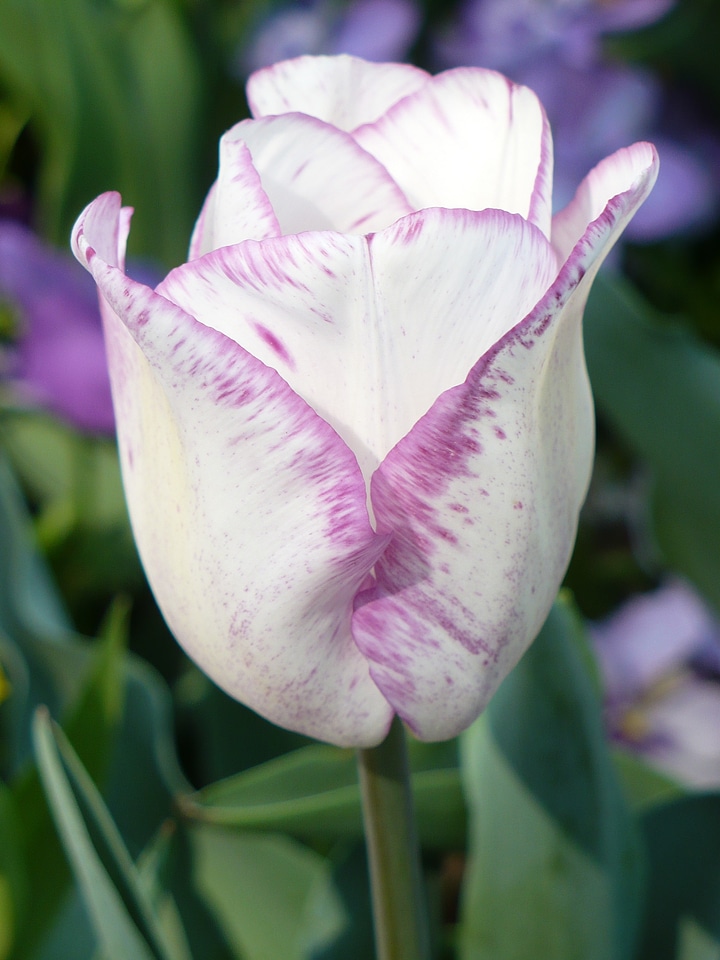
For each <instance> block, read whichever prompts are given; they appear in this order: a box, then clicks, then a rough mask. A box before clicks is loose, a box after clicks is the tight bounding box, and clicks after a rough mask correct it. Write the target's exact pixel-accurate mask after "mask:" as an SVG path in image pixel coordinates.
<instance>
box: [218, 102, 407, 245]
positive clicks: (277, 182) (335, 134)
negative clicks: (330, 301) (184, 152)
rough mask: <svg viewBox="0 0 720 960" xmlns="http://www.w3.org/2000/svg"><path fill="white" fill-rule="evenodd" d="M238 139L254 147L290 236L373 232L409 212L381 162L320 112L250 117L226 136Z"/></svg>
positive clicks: (267, 192)
mask: <svg viewBox="0 0 720 960" xmlns="http://www.w3.org/2000/svg"><path fill="white" fill-rule="evenodd" d="M236 141H241V142H242V143H244V144H246V145H247V147H248V149H249V151H250V154H251V156H252V162H253V165H254V167H255V169H256V170H257V172H258V174H259V176H260V180H261V183H262V188H263V191H264V193H265V195H266V196H267V197H268V198H269V201H270V203H271V204H272V209H273V210H274V212H275V216H276V217H277V219H278V222H279V224H280V232H282V233H283V234H288V233H302V232H303V231H307V230H328V229H329V230H338V231H340V232H342V233H369V232H371V231H373V230H379V229H381V228H382V227H384V226H387V224H389V223H392V222H393V221H394V220H397V219H398V217H402V216H404V215H405V214H407V213H409V212H410V206H409V204H408V202H407V200H406V198H405V196H404V195H403V193H402V191H401V190H400V189H399V187H398V186H397V184H396V183H395V182H394V181H393V180H392V178H391V177H390V176H389V174H388V172H387V170H385V168H384V167H383V166H382V164H380V163H378V161H377V160H376V159H375V158H374V157H371V156H370V154H368V153H366V152H365V151H364V150H362V149H361V148H360V147H359V146H358V145H357V144H356V143H355V141H354V140H353V138H352V137H351V136H350V135H349V134H347V133H343V132H342V131H340V130H336V129H335V127H331V126H330V125H329V124H326V123H323V122H322V121H320V120H316V119H315V118H314V117H306V116H303V115H302V114H298V113H293V114H287V115H285V116H282V117H266V118H264V119H261V120H244V121H243V122H242V123H239V124H237V125H236V126H235V127H233V129H232V130H230V131H229V132H228V133H226V134H225V136H224V137H223V142H224V144H226V145H227V147H229V146H230V144H232V143H233V142H236ZM221 180H222V176H221ZM218 202H219V199H218ZM237 239H238V241H239V240H243V239H245V238H244V237H238V238H237ZM257 239H262V238H261V237H258V238H257Z"/></svg>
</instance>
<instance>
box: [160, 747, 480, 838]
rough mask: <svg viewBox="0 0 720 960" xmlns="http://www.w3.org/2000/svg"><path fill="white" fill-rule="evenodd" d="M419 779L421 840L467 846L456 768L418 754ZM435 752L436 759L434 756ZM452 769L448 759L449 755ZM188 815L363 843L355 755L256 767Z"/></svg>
mask: <svg viewBox="0 0 720 960" xmlns="http://www.w3.org/2000/svg"><path fill="white" fill-rule="evenodd" d="M415 753H416V757H417V755H418V754H420V756H419V757H418V759H416V762H415V765H414V774H413V789H414V795H415V810H416V816H417V821H418V830H419V831H420V835H421V837H422V839H423V842H425V843H426V844H427V845H428V846H435V847H438V848H440V847H443V846H461V845H462V842H463V839H464V832H465V814H464V807H463V801H462V794H461V789H460V778H459V774H458V771H457V769H456V768H455V767H430V768H429V769H421V764H422V762H423V759H424V760H425V763H427V762H431V763H432V762H433V761H434V759H435V757H434V754H433V752H432V750H431V749H430V750H426V751H425V753H426V756H425V757H423V756H422V753H421V751H420V750H419V749H417V748H416V751H415ZM428 753H429V756H427V754H428ZM440 759H441V760H442V761H443V762H444V760H445V758H444V757H443V756H442V755H441V757H440ZM179 803H180V805H181V809H182V811H183V813H184V814H185V816H187V817H190V818H192V819H194V820H199V821H202V822H204V823H209V824H223V825H225V826H233V827H238V828H242V829H256V830H284V831H287V832H288V833H291V834H293V835H295V836H298V837H302V838H306V839H312V840H316V841H317V840H324V841H332V840H335V839H338V838H344V839H357V838H359V837H362V813H361V809H360V792H359V788H358V784H357V770H356V761H355V756H354V753H353V752H352V751H349V750H340V749H339V748H336V747H325V746H314V747H305V748H303V749H301V750H296V751H294V752H293V753H290V754H287V755H286V756H283V757H280V758H278V759H277V760H271V761H269V762H268V763H265V764H263V765H261V766H258V767H254V768H253V769H251V770H248V771H247V772H245V773H241V774H238V775H237V776H235V777H230V778H228V779H227V780H223V781H220V782H219V783H216V784H213V785H212V786H209V787H206V788H205V789H204V790H202V791H200V792H199V793H197V794H194V795H192V796H188V797H181V798H179Z"/></svg>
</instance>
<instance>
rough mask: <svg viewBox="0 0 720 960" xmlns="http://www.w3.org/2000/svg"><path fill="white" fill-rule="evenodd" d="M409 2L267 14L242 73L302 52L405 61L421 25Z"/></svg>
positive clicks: (321, 4) (305, 6) (319, 5)
mask: <svg viewBox="0 0 720 960" xmlns="http://www.w3.org/2000/svg"><path fill="white" fill-rule="evenodd" d="M421 19H422V18H421V14H420V10H419V9H418V7H417V6H416V4H415V3H414V2H413V0H355V2H352V3H350V4H348V5H346V6H340V7H338V5H337V4H336V3H332V2H330V0H310V2H306V3H295V4H292V5H290V6H287V7H285V8H284V9H281V10H280V11H279V12H278V13H276V14H275V15H274V16H272V17H270V18H269V19H268V20H267V21H266V22H265V23H264V24H263V26H262V27H261V29H260V31H259V32H258V33H257V34H256V36H255V38H254V40H253V42H252V44H251V45H250V47H249V48H248V49H247V50H246V51H245V52H244V56H243V62H242V64H241V70H240V72H241V73H243V74H245V73H249V72H251V71H253V70H258V69H260V68H261V67H266V66H269V65H270V64H272V63H276V62H278V61H280V60H287V59H290V58H293V57H297V56H301V55H302V54H306V53H310V54H321V53H322V54H336V53H350V54H353V55H354V56H357V57H362V58H363V59H364V60H376V61H386V60H404V59H405V58H406V56H407V53H408V50H409V49H410V47H411V46H412V44H413V41H414V39H415V37H416V35H417V33H418V30H419V29H420V22H421Z"/></svg>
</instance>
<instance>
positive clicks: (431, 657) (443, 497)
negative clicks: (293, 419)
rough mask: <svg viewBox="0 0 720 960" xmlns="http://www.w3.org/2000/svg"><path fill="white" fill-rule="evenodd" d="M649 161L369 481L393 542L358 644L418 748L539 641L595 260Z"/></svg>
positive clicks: (578, 441)
mask: <svg viewBox="0 0 720 960" xmlns="http://www.w3.org/2000/svg"><path fill="white" fill-rule="evenodd" d="M654 174H655V166H654V164H653V162H652V158H650V160H649V165H648V167H647V168H646V169H645V170H644V171H643V173H642V175H641V176H640V177H639V178H637V180H636V181H635V182H634V183H633V182H632V181H630V184H631V185H629V184H626V186H630V188H629V189H627V190H626V192H625V193H623V194H621V195H620V196H618V197H615V198H614V199H613V200H611V201H610V202H609V203H607V205H606V207H605V210H604V212H603V214H602V215H601V216H600V217H599V218H598V219H597V220H596V221H594V222H593V223H591V224H590V225H589V226H588V227H587V229H586V231H585V233H584V235H583V237H582V239H581V240H580V242H579V243H578V244H577V246H576V247H575V250H574V251H573V254H572V256H571V257H570V259H569V260H568V262H567V263H566V264H565V266H564V267H563V269H562V271H561V273H560V275H559V277H558V279H557V281H556V282H555V284H553V286H552V287H551V288H550V290H549V291H548V293H547V295H546V296H545V297H544V298H543V299H542V300H541V301H540V303H539V304H538V305H537V307H536V308H535V309H534V310H533V311H532V312H531V313H530V315H529V316H528V317H527V318H526V319H525V320H524V321H523V322H522V323H520V324H518V326H517V327H516V328H515V329H513V330H511V331H510V332H509V333H508V334H507V335H506V336H505V337H504V338H503V339H502V340H501V341H500V342H499V343H498V344H497V346H496V347H494V348H493V349H492V350H491V351H489V352H488V354H487V355H486V356H485V357H483V358H482V360H481V361H480V362H479V363H478V364H477V365H476V366H475V367H474V368H473V370H472V371H471V373H470V376H469V377H468V379H467V381H466V382H465V383H464V384H463V385H462V386H459V387H456V388H454V389H452V390H449V391H447V392H446V393H445V394H444V395H443V396H441V397H440V398H439V399H438V401H437V403H436V404H435V405H434V406H433V408H432V409H431V410H430V412H429V413H428V414H427V415H426V416H425V417H423V418H422V420H420V421H419V423H418V424H417V425H416V426H415V427H414V428H413V429H412V430H411V431H410V433H409V434H408V435H407V436H406V437H405V438H404V439H403V440H401V441H400V443H398V445H397V446H396V447H395V449H394V450H392V451H391V453H390V454H389V455H388V456H387V458H386V459H385V461H384V462H383V463H382V465H381V466H380V468H379V469H378V471H377V473H376V474H375V477H374V478H373V484H372V490H371V495H372V503H373V508H374V511H375V516H376V519H377V524H378V529H379V530H380V531H383V530H386V531H392V536H393V539H392V542H391V544H390V546H389V547H388V549H387V550H386V551H385V553H384V554H383V556H382V558H381V559H380V560H379V561H378V563H377V564H376V567H375V574H376V577H377V587H376V588H375V589H374V590H371V591H369V592H368V593H367V594H366V595H365V596H364V597H363V596H361V597H360V598H359V604H358V609H357V611H356V613H355V616H354V618H353V634H354V636H355V639H356V641H357V643H358V646H359V647H360V649H361V650H362V651H363V652H364V653H365V654H366V656H367V657H368V659H370V660H371V661H372V662H373V667H372V674H373V677H374V678H375V680H376V682H377V684H378V686H379V687H380V689H381V690H382V691H383V693H384V694H385V695H386V697H387V698H388V700H389V701H390V702H391V703H392V705H393V706H394V707H395V709H396V710H397V712H398V713H399V714H400V716H401V717H403V719H404V720H406V721H407V722H408V723H409V725H410V726H411V727H412V728H413V729H414V730H415V732H416V733H417V734H418V735H419V736H420V737H421V738H423V739H428V740H435V739H438V740H440V739H444V738H447V737H452V736H454V735H455V734H457V733H459V732H460V731H461V730H463V729H464V728H466V727H467V726H468V725H469V724H470V723H471V722H472V720H473V719H474V718H475V717H476V716H477V715H478V713H479V712H480V711H481V710H482V709H483V707H484V706H485V704H486V703H487V700H488V699H489V697H490V696H491V695H492V693H493V692H494V691H495V689H496V688H497V686H498V684H499V682H500V681H501V680H502V678H503V677H504V676H505V675H506V674H507V673H508V672H509V670H510V669H511V668H512V666H513V665H514V664H515V663H516V662H517V660H518V659H519V658H520V656H521V654H522V653H523V651H524V650H525V648H526V647H527V646H528V644H529V643H530V641H531V640H532V639H533V637H534V636H535V635H536V633H537V632H538V630H539V628H540V626H541V625H542V622H543V620H544V618H545V616H546V615H547V612H548V610H549V607H550V604H551V603H552V600H553V597H554V595H555V592H556V590H557V588H558V586H559V584H560V581H561V579H562V576H563V573H564V571H565V567H566V564H567V561H568V559H569V556H570V552H571V549H572V544H573V540H574V537H575V528H576V524H577V516H578V511H579V509H580V505H581V503H582V500H583V498H584V496H585V490H586V486H587V482H588V478H589V473H590V467H591V462H592V451H593V442H592V436H593V414H592V402H591V396H590V389H589V385H588V382H587V374H586V371H585V364H584V359H583V349H582V332H581V316H582V310H583V307H584V304H585V300H586V297H587V293H588V290H589V287H590V283H591V281H592V279H593V276H594V275H595V273H596V272H597V269H598V267H599V264H600V262H601V260H602V258H603V256H604V255H605V254H606V253H607V251H608V249H609V248H610V246H611V245H612V243H613V242H614V240H615V239H616V238H617V236H618V235H619V234H620V232H621V230H622V228H623V227H624V225H625V223H626V222H627V220H628V219H629V218H630V216H631V215H632V213H633V212H634V210H635V209H636V208H637V207H638V206H639V204H640V203H641V202H642V200H643V199H644V198H645V196H646V195H647V193H648V192H649V190H650V187H651V185H652V181H653V179H654Z"/></svg>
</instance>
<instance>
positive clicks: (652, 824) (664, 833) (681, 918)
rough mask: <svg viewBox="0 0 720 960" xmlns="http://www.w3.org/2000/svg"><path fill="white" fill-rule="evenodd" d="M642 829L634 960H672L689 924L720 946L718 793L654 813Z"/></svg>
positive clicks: (669, 805)
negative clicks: (643, 869)
mask: <svg viewBox="0 0 720 960" xmlns="http://www.w3.org/2000/svg"><path fill="white" fill-rule="evenodd" d="M642 826H643V830H644V835H645V842H646V845H647V850H648V891H647V898H646V911H645V918H644V923H643V932H642V938H641V949H640V951H639V953H638V960H677V956H678V951H679V950H680V948H681V946H682V939H683V938H684V937H686V936H687V932H686V931H687V925H688V924H689V923H691V922H692V923H693V924H696V925H697V926H698V927H700V928H701V929H702V930H703V931H704V933H705V934H706V935H707V937H710V938H712V939H714V940H716V941H718V942H720V793H714V794H700V795H692V796H686V797H682V798H681V799H679V800H675V801H673V802H671V803H666V804H663V805H661V806H658V807H654V808H653V809H651V810H650V811H649V812H648V813H647V814H646V815H645V817H644V818H643V820H642Z"/></svg>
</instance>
